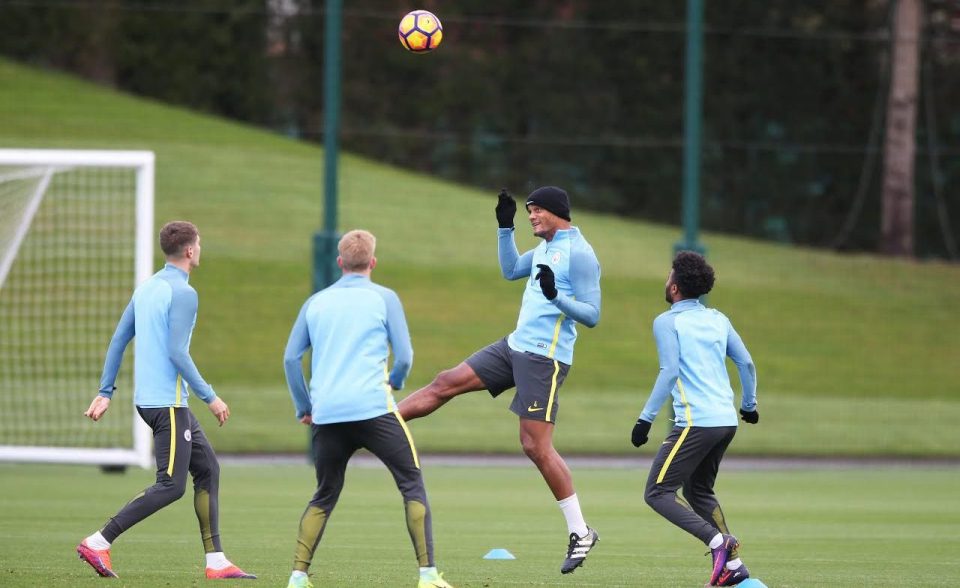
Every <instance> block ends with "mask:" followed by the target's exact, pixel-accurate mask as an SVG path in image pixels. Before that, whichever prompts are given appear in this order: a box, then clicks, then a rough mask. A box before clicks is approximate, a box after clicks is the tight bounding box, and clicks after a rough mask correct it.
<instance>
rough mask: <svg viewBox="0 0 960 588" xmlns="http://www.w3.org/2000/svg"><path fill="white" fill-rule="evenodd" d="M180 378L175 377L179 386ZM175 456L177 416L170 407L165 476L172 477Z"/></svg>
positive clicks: (178, 389) (178, 387) (178, 388)
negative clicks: (168, 448) (168, 449)
mask: <svg viewBox="0 0 960 588" xmlns="http://www.w3.org/2000/svg"><path fill="white" fill-rule="evenodd" d="M179 382H180V377H179V376H178V377H177V383H178V384H179ZM177 391H178V392H179V391H180V386H179V385H178V386H177ZM176 456H177V414H176V412H174V410H173V407H172V406H171V407H170V456H169V457H168V458H167V475H168V476H173V459H174V458H175V457H176Z"/></svg>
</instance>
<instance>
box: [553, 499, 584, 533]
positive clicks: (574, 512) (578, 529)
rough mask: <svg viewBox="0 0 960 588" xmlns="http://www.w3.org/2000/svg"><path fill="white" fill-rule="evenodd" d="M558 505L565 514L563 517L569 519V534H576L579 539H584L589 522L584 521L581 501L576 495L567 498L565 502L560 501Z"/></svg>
mask: <svg viewBox="0 0 960 588" xmlns="http://www.w3.org/2000/svg"><path fill="white" fill-rule="evenodd" d="M557 505H558V506H559V507H560V510H561V511H562V512H563V517H564V518H565V519H567V532H568V533H576V534H577V537H584V536H586V534H587V532H588V531H587V522H586V521H584V520H583V513H582V512H580V499H578V498H577V495H576V493H574V494H571V495H570V496H567V497H566V498H564V499H563V500H558V501H557Z"/></svg>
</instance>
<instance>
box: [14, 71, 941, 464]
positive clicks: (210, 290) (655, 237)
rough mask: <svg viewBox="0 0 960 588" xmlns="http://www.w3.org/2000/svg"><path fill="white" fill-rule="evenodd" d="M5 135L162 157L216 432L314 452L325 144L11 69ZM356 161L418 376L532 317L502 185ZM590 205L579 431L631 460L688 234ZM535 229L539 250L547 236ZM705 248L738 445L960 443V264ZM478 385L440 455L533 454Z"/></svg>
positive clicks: (575, 414) (165, 213)
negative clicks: (654, 323) (745, 349)
mask: <svg viewBox="0 0 960 588" xmlns="http://www.w3.org/2000/svg"><path fill="white" fill-rule="evenodd" d="M0 145H2V146H17V147H76V148H111V149H119V148H140V149H151V150H153V151H155V152H156V153H157V162H158V169H157V214H156V216H157V222H158V223H160V222H163V221H166V220H169V219H173V218H189V219H191V220H193V221H195V222H197V223H198V224H199V226H200V227H201V231H202V233H203V236H204V265H203V267H202V268H201V269H200V270H199V271H198V272H197V273H196V274H195V277H194V278H193V280H192V281H193V283H194V285H195V286H196V287H197V289H198V290H199V291H200V293H201V310H200V319H199V323H198V329H197V331H196V334H195V336H194V346H193V351H194V357H195V358H196V359H197V362H198V364H199V366H200V367H201V369H202V371H203V372H204V373H205V375H206V376H207V379H209V380H210V381H211V382H213V383H214V385H215V386H216V387H217V388H218V389H219V391H220V392H221V394H223V396H224V397H225V398H226V399H227V401H228V402H230V403H231V406H232V407H233V408H234V412H235V415H236V416H235V419H234V422H232V423H231V425H232V426H230V427H228V429H225V430H224V431H223V432H219V431H218V432H215V433H213V436H214V437H215V441H216V443H217V444H218V446H219V447H220V448H221V450H227V451H229V450H276V449H287V450H290V449H298V448H299V447H300V446H301V445H302V435H303V433H302V432H300V431H297V430H296V428H295V427H294V426H293V425H292V424H291V423H290V420H289V419H288V417H289V414H290V407H289V403H288V400H287V397H286V392H285V387H284V384H283V382H282V372H281V369H280V356H281V353H282V347H283V344H284V342H285V340H286V334H287V331H288V329H289V325H290V323H291V322H292V320H293V318H294V317H295V315H296V312H297V310H298V308H299V305H300V304H301V302H302V300H303V298H304V297H305V296H306V295H307V294H308V289H309V273H310V272H309V268H310V263H311V261H310V240H311V235H312V233H313V232H314V231H315V230H316V229H317V227H318V226H319V224H320V222H321V221H320V219H321V209H320V201H321V197H320V188H319V187H320V185H321V161H322V158H321V154H322V151H321V150H320V149H318V148H316V147H314V146H311V145H307V144H304V143H299V142H296V141H292V140H288V139H285V138H282V137H279V136H276V135H272V134H269V133H265V132H261V131H257V130H252V129H249V128H246V127H244V126H242V125H238V124H234V123H230V122H225V121H222V120H219V119H215V118H211V117H207V116H203V115H199V114H195V113H190V112H185V111H183V110H179V109H175V108H171V107H168V106H164V105H160V104H156V103H153V102H150V101H146V100H141V99H135V98H131V97H128V96H122V95H118V94H116V93H114V92H111V91H108V90H105V89H102V88H98V87H95V86H92V85H89V84H86V83H84V82H80V81H77V80H75V79H71V78H68V77H65V76H61V75H55V74H49V73H40V72H37V71H34V70H30V69H27V68H23V67H20V66H15V65H12V64H10V63H9V62H5V61H0ZM341 169H342V178H341V210H340V226H341V227H342V228H344V229H347V228H353V227H363V228H367V229H370V230H372V231H373V232H374V233H376V234H377V235H378V238H379V244H380V248H379V251H378V253H379V258H380V266H379V269H378V271H377V275H376V279H377V280H378V281H380V282H382V283H384V284H386V285H388V286H390V287H392V288H394V289H396V290H397V291H398V292H399V293H400V295H401V298H402V299H403V300H404V304H405V307H406V309H407V313H408V315H409V316H408V318H409V322H410V324H411V331H412V335H413V338H414V345H415V348H416V353H417V355H416V362H415V367H414V371H413V373H412V375H411V378H410V380H409V385H410V386H411V387H413V388H415V387H417V386H419V385H422V384H424V383H426V382H427V381H428V380H429V379H430V378H431V377H432V375H433V374H434V373H435V372H436V371H437V370H439V369H442V368H445V367H449V366H451V365H453V364H455V363H456V362H458V361H460V360H461V359H462V358H463V357H465V356H466V355H467V354H469V353H470V352H472V351H474V350H475V349H477V348H478V347H480V346H481V345H484V344H486V343H487V342H490V341H493V340H495V339H496V338H499V337H501V336H503V335H504V334H505V333H507V332H508V331H509V330H510V329H511V328H512V326H513V324H514V321H515V320H516V312H517V308H518V303H519V298H520V287H519V286H518V285H517V284H510V283H507V282H505V281H503V280H502V279H500V277H499V271H498V268H497V263H496V254H495V247H496V245H495V234H494V227H495V225H494V224H493V223H494V221H493V214H492V208H493V204H494V198H493V196H491V194H493V193H494V190H492V189H491V190H489V191H487V192H483V191H478V190H475V189H471V188H466V187H463V186H458V185H454V184H451V183H448V182H443V181H439V180H437V179H434V178H430V177H425V176H422V175H417V174H412V173H409V172H406V171H404V170H399V169H396V168H391V167H389V166H384V165H380V164H377V163H373V162H370V161H367V160H364V159H361V158H357V157H354V156H349V155H347V156H344V157H343V158H342V166H341ZM490 182H491V186H494V185H496V183H497V180H496V178H491V180H490ZM577 196H578V195H574V199H575V202H576V198H577ZM575 214H576V223H577V224H578V225H579V226H580V227H581V229H582V230H583V231H584V233H585V234H586V235H587V237H588V238H589V239H590V241H591V242H592V244H593V245H594V247H595V249H596V251H597V254H598V256H599V257H600V260H601V264H602V265H603V289H604V307H603V318H602V320H601V324H600V326H599V327H598V328H597V329H594V330H589V329H581V338H582V341H581V343H580V344H579V345H578V347H577V358H576V363H575V367H574V369H573V370H572V372H571V376H570V378H569V379H568V383H567V385H566V386H565V387H564V391H563V395H562V402H563V411H562V413H561V414H562V416H561V420H562V421H563V422H564V423H565V426H562V427H560V428H559V429H558V443H559V444H560V446H561V447H562V448H564V449H565V450H568V451H585V452H592V451H625V450H628V449H629V448H627V447H624V436H625V434H626V432H627V431H628V430H629V427H630V424H631V422H632V419H633V416H634V415H635V414H636V413H637V412H638V411H639V408H640V406H641V405H642V403H643V401H644V400H645V398H646V394H647V393H648V391H649V387H650V385H651V383H652V381H653V378H654V376H655V374H656V369H657V363H656V353H655V349H654V347H653V343H652V338H651V336H650V321H651V320H652V319H653V317H654V316H656V314H657V313H659V312H661V311H662V310H663V309H664V304H663V302H662V299H661V292H662V283H663V279H664V276H665V274H666V269H667V268H668V260H669V255H670V250H671V247H672V243H673V242H674V241H675V240H676V238H677V230H676V228H674V227H667V226H657V225H651V224H648V223H641V222H633V221H626V220H623V219H619V218H615V217H610V216H603V215H596V214H587V213H579V212H576V213H575ZM521 220H522V219H521ZM519 233H520V234H519V236H518V245H519V246H520V247H521V249H524V248H528V247H532V246H533V245H535V244H536V240H535V239H534V238H533V237H531V236H528V235H526V234H525V233H526V231H524V230H523V229H522V228H521V229H520V230H519ZM705 241H706V243H707V244H708V246H709V248H710V256H711V260H712V262H713V263H714V264H715V266H716V267H717V269H718V276H719V281H718V286H717V290H716V292H715V293H714V294H712V295H711V299H710V303H711V304H712V305H715V306H717V307H719V308H721V309H723V310H724V312H725V313H726V314H727V315H728V316H730V317H731V318H732V320H733V321H734V324H736V325H737V328H738V330H739V331H740V333H741V334H742V335H743V337H744V339H745V340H746V342H747V344H748V345H749V347H750V349H751V351H752V353H753V355H754V358H755V360H756V362H757V365H758V370H759V374H760V395H761V396H760V399H761V400H760V401H761V411H762V414H763V420H762V421H761V426H760V427H757V428H756V429H755V430H751V431H749V432H746V431H745V432H744V434H743V435H742V437H743V438H742V439H741V440H739V441H738V443H735V444H734V451H753V452H795V453H831V452H840V453H906V454H926V453H930V454H949V455H960V433H958V432H957V428H956V427H952V426H950V425H951V423H954V422H956V421H957V420H958V419H960V383H958V380H957V378H956V368H955V362H956V358H957V357H958V356H960V336H958V335H957V333H958V332H960V268H957V267H955V266H949V265H946V264H940V263H908V262H903V261H889V260H879V259H877V258H874V257H870V256H838V255H834V254H830V253H824V252H818V251H812V250H806V249H799V248H788V247H783V246H778V245H772V244H768V243H763V242H756V241H749V240H744V239H738V238H732V237H726V236H721V235H705ZM94 385H95V384H94V383H93V382H91V389H92V388H93V387H94ZM473 396H476V398H462V399H458V400H456V401H455V402H454V403H453V404H451V405H450V406H449V408H445V409H444V410H443V411H441V412H440V413H437V414H436V415H435V416H433V417H431V418H430V419H429V420H428V421H423V422H418V423H415V424H414V429H415V431H416V435H417V438H418V440H419V443H420V445H421V448H426V449H431V450H458V449H478V448H479V449H485V450H491V451H511V450H515V447H516V442H515V435H516V433H515V430H516V424H515V421H514V418H513V417H512V416H511V415H510V414H509V413H507V412H505V411H506V406H507V404H508V400H507V399H500V400H499V401H497V402H490V401H489V400H486V399H484V398H482V397H481V395H473ZM86 402H87V400H86V398H85V397H84V398H82V399H78V406H79V405H81V404H82V405H85V403H86ZM464 419H470V422H471V424H473V425H474V426H471V427H462V426H461V423H462V421H463V420H464ZM204 422H206V423H208V425H209V422H210V421H209V420H205V421H204ZM664 426H665V425H664Z"/></svg>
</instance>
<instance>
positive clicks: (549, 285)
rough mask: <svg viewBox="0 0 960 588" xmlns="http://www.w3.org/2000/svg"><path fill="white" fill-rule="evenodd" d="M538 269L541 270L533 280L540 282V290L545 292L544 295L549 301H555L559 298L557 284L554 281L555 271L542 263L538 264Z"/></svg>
mask: <svg viewBox="0 0 960 588" xmlns="http://www.w3.org/2000/svg"><path fill="white" fill-rule="evenodd" d="M537 267H538V268H540V271H538V272H537V275H535V276H534V277H533V279H534V280H540V289H541V290H543V295H544V296H546V297H547V300H553V299H554V298H556V297H557V283H556V281H555V279H554V275H553V270H552V269H550V266H549V265H544V264H542V263H538V264H537Z"/></svg>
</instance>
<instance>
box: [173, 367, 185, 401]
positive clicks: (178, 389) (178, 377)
mask: <svg viewBox="0 0 960 588" xmlns="http://www.w3.org/2000/svg"><path fill="white" fill-rule="evenodd" d="M182 383H183V376H181V375H180V374H177V399H176V400H175V401H174V403H173V405H174V406H180V388H181V386H182Z"/></svg>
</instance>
